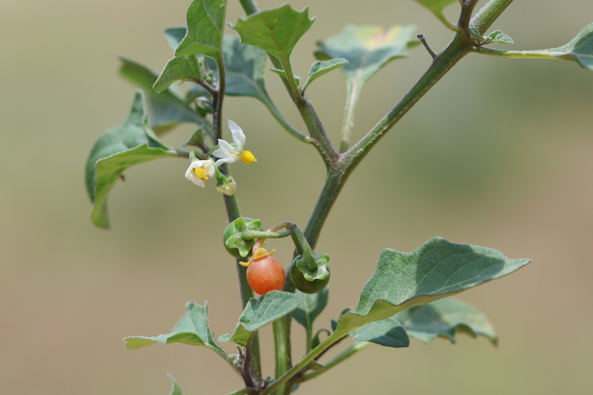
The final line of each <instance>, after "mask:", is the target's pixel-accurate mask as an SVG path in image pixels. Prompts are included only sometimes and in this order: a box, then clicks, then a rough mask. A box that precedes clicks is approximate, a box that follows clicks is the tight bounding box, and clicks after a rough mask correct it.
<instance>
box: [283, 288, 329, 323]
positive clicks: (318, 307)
mask: <svg viewBox="0 0 593 395" xmlns="http://www.w3.org/2000/svg"><path fill="white" fill-rule="evenodd" d="M295 295H297V296H298V297H299V299H300V301H299V305H298V307H297V308H296V310H295V311H293V312H292V317H293V318H294V319H295V320H296V321H297V322H298V323H299V324H301V325H302V326H304V327H305V328H306V329H308V330H309V331H311V330H312V328H313V321H315V319H316V318H317V317H318V316H319V314H321V312H322V311H323V309H324V308H325V306H326V305H327V300H328V297H329V289H328V288H324V289H322V290H321V291H320V292H318V293H316V294H306V293H303V292H301V291H299V290H297V291H296V292H295Z"/></svg>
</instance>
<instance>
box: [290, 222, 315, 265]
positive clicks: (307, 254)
mask: <svg viewBox="0 0 593 395" xmlns="http://www.w3.org/2000/svg"><path fill="white" fill-rule="evenodd" d="M292 233H293V235H294V236H293V241H295V246H296V248H297V251H301V254H302V255H303V259H304V260H305V263H306V264H307V269H309V270H317V266H318V265H317V262H315V253H314V252H313V250H312V249H311V246H310V245H309V242H308V241H307V238H306V237H305V235H303V233H302V232H301V230H300V229H299V228H298V227H296V226H295V227H293V228H292Z"/></svg>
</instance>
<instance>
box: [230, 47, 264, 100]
mask: <svg viewBox="0 0 593 395" xmlns="http://www.w3.org/2000/svg"><path fill="white" fill-rule="evenodd" d="M222 51H223V53H224V66H225V71H226V78H227V79H226V90H225V92H226V94H227V95H229V96H249V97H254V98H256V99H257V100H259V101H261V102H262V103H264V104H265V103H271V102H272V100H271V99H270V97H269V96H268V92H267V91H266V87H265V85H264V71H265V67H266V58H267V55H266V52H265V51H263V50H261V49H259V48H256V47H254V46H252V45H246V44H241V42H240V40H239V39H238V38H235V37H230V36H225V37H224V40H223V42H222Z"/></svg>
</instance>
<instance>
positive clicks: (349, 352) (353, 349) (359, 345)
mask: <svg viewBox="0 0 593 395" xmlns="http://www.w3.org/2000/svg"><path fill="white" fill-rule="evenodd" d="M372 344H373V343H371V342H356V343H354V344H353V345H351V346H350V347H348V348H347V349H346V350H344V351H342V352H341V353H340V354H339V355H337V356H336V357H335V358H332V359H331V360H330V361H329V362H327V363H326V364H324V365H323V367H324V368H325V369H324V370H321V371H317V372H310V373H306V374H304V375H303V376H301V378H300V379H299V380H298V382H299V383H304V382H305V381H309V380H311V379H314V378H315V377H317V376H319V375H321V374H323V373H325V372H327V371H328V370H330V369H331V368H333V367H334V366H336V365H339V364H340V363H341V362H344V361H345V360H347V359H348V358H350V357H351V356H353V355H354V354H356V353H357V352H359V351H362V350H364V349H365V348H367V347H369V346H371V345H372ZM315 360H317V358H315Z"/></svg>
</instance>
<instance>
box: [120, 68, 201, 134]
mask: <svg viewBox="0 0 593 395" xmlns="http://www.w3.org/2000/svg"><path fill="white" fill-rule="evenodd" d="M120 60H121V61H122V64H121V67H120V69H119V72H120V74H121V75H122V77H124V78H125V79H127V80H128V81H130V82H132V83H133V84H134V85H136V86H137V87H138V88H140V89H142V91H143V92H144V94H145V95H146V105H147V107H148V118H149V121H150V127H151V128H153V130H154V131H155V132H156V133H157V134H160V133H162V132H165V131H167V130H169V129H170V128H171V127H172V126H175V125H177V124H179V123H182V122H191V123H197V124H198V125H200V126H202V127H203V128H205V129H206V130H208V131H210V130H211V129H212V128H211V126H210V123H209V122H208V121H207V120H205V119H204V118H202V117H200V116H199V115H198V114H197V113H196V112H195V111H193V110H192V109H191V108H189V107H188V106H187V105H186V104H185V103H184V101H183V99H182V98H181V94H180V93H179V92H178V91H177V90H175V89H174V88H173V87H169V88H168V89H165V90H164V91H163V92H161V93H157V92H155V91H154V90H153V89H152V86H153V85H154V83H155V82H156V80H157V78H158V74H156V73H154V72H153V71H152V70H150V69H148V68H146V67H144V66H142V65H141V64H139V63H136V62H133V61H131V60H128V59H125V58H120Z"/></svg>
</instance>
